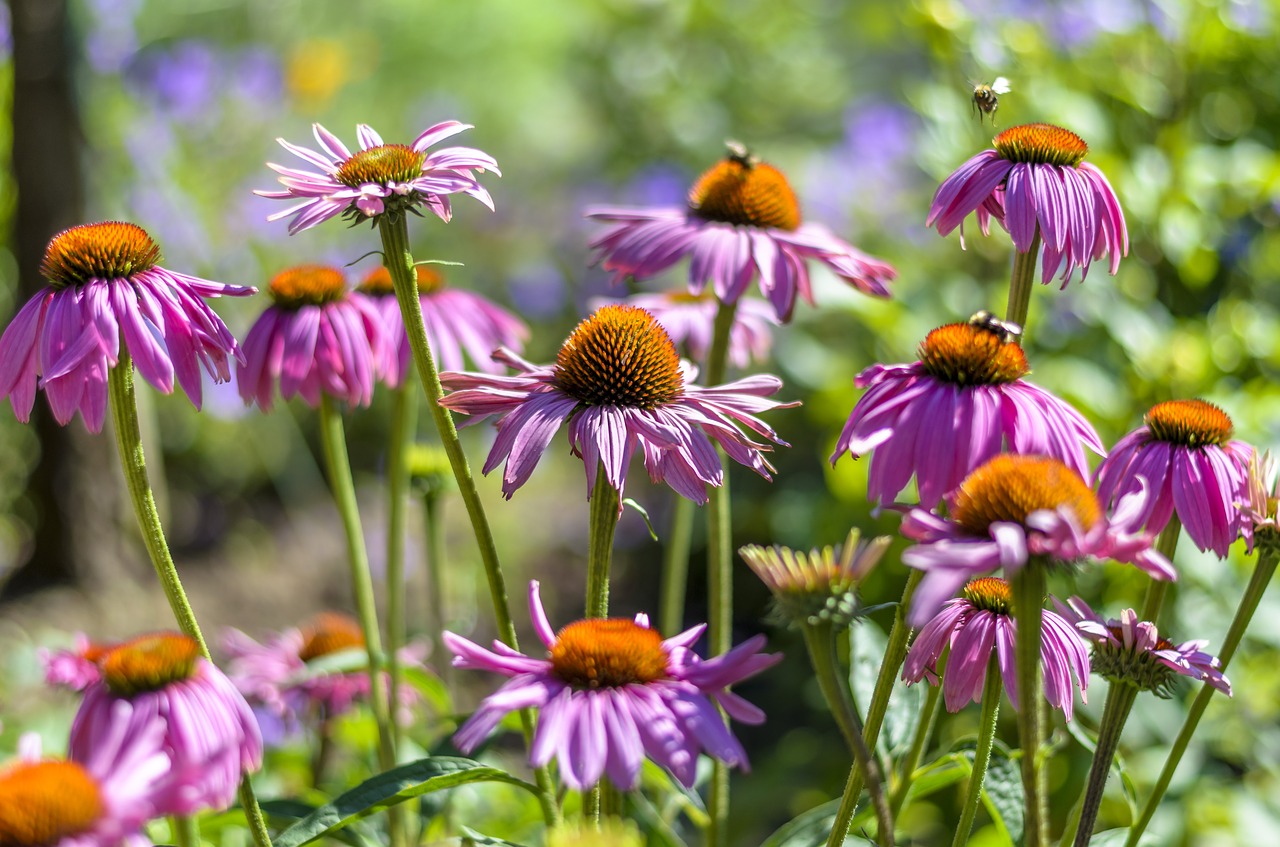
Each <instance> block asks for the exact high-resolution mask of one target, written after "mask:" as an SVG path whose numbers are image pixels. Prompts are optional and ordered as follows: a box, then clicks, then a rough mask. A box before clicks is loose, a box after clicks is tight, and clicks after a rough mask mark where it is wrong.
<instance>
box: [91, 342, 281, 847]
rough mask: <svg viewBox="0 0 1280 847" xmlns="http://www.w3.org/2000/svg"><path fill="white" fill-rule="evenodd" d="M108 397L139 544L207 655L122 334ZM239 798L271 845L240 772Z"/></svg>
mask: <svg viewBox="0 0 1280 847" xmlns="http://www.w3.org/2000/svg"><path fill="white" fill-rule="evenodd" d="M107 399H108V402H109V403H110V406H111V420H112V422H113V424H114V429H115V433H116V447H117V448H118V452H119V454H120V468H121V470H122V471H123V472H124V479H125V485H126V487H127V488H128V489H129V501H130V503H132V505H133V514H134V516H135V517H136V518H137V519H138V529H139V530H140V531H141V532H142V543H143V545H144V546H145V547H146V548H147V556H148V557H149V558H150V559H151V565H152V567H154V568H155V571H156V576H158V577H159V578H160V587H161V588H162V589H163V590H164V596H165V599H167V600H168V601H169V608H170V609H171V610H172V611H173V616H174V618H175V619H176V620H177V622H178V627H179V629H181V630H182V631H183V633H185V634H186V635H187V636H188V637H190V638H191V639H192V640H194V641H195V642H196V644H198V645H199V647H200V653H201V655H203V656H204V657H205V658H206V659H208V658H209V645H208V644H206V643H205V640H204V634H203V633H201V632H200V624H199V623H197V622H196V613H195V611H194V610H193V609H192V608H191V602H190V601H189V600H188V599H187V592H186V591H185V590H183V588H182V580H181V579H180V578H179V577H178V568H177V566H176V565H175V564H174V563H173V556H172V555H170V553H169V543H168V542H167V541H166V540H165V537H164V527H163V526H162V525H161V523H160V513H159V511H158V510H157V509H156V500H155V496H154V495H153V494H152V492H151V481H150V480H149V479H148V477H147V459H146V455H145V454H144V452H143V450H142V433H141V431H140V429H139V427H138V397H137V394H136V393H135V392H134V388H133V357H132V356H131V355H130V354H129V348H128V346H127V345H126V343H125V340H124V337H123V336H121V339H120V357H119V360H118V361H117V363H116V366H115V367H114V368H111V369H110V370H109V371H108V373H107ZM240 803H241V805H243V806H244V809H245V817H246V819H247V820H248V823H249V830H250V833H251V834H252V835H253V841H254V844H255V845H257V847H271V836H270V834H269V833H268V832H267V825H266V821H265V820H264V819H263V817H262V809H261V808H260V807H259V806H258V798H257V796H255V795H254V793H253V784H252V783H251V782H250V781H249V775H248V774H244V775H243V776H242V778H241V780H240ZM197 835H198V833H197Z"/></svg>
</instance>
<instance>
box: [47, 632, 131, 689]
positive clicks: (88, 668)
mask: <svg viewBox="0 0 1280 847" xmlns="http://www.w3.org/2000/svg"><path fill="white" fill-rule="evenodd" d="M114 646H115V645H114V644H101V643H98V642H95V641H92V640H90V638H89V636H87V635H85V634H84V633H83V632H77V633H76V635H75V646H74V647H72V648H71V649H70V650H45V649H43V648H41V650H40V651H39V658H40V662H41V664H43V665H44V681H45V683H46V684H47V685H51V686H53V687H54V688H69V689H71V690H72V691H84V690H85V689H86V688H88V687H89V686H90V685H93V684H94V683H95V682H97V681H98V680H100V679H102V669H101V668H99V667H98V663H99V662H100V661H102V657H103V656H104V655H106V653H107V652H108V651H109V650H111V648H112V647H114Z"/></svg>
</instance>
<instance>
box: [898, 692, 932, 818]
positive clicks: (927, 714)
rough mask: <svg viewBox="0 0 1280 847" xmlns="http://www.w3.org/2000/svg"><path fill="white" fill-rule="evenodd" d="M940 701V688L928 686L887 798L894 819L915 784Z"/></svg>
mask: <svg viewBox="0 0 1280 847" xmlns="http://www.w3.org/2000/svg"><path fill="white" fill-rule="evenodd" d="M941 673H942V669H941V668H939V674H941ZM941 699H942V686H941V685H931V686H929V693H928V694H927V695H926V696H925V698H924V708H923V709H921V710H920V722H919V723H917V724H916V734H915V736H914V737H912V739H911V749H910V750H909V751H908V752H907V757H906V758H905V759H903V760H902V774H901V776H900V777H899V779H898V783H897V785H895V786H894V787H893V793H892V794H891V795H890V797H889V811H890V812H892V813H893V816H894V818H895V819H896V818H897V817H898V812H900V811H901V810H902V805H903V803H905V802H906V801H907V792H908V791H910V790H911V783H913V782H915V778H916V769H917V768H918V767H920V760H921V759H922V758H924V750H925V747H926V746H928V744H929V739H930V738H931V737H932V736H933V726H934V721H935V719H936V718H937V716H938V702H939V701H940V700H941Z"/></svg>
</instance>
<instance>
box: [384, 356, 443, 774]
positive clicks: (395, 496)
mask: <svg viewBox="0 0 1280 847" xmlns="http://www.w3.org/2000/svg"><path fill="white" fill-rule="evenodd" d="M406 376H407V374H406ZM417 424H418V392H417V391H411V390H409V388H408V387H407V386H405V385H404V384H403V383H402V384H401V385H400V387H399V388H397V389H396V390H395V391H394V392H392V395H391V432H390V433H389V437H390V439H391V443H390V444H389V445H388V447H387V689H388V694H387V699H388V700H389V701H390V704H389V710H390V718H391V740H392V743H393V744H394V746H395V747H396V748H397V749H398V748H399V746H400V734H401V732H400V722H399V721H398V720H396V710H397V708H398V706H399V703H400V684H401V674H400V648H401V647H403V646H404V642H405V614H404V605H405V603H404V594H405V592H404V538H405V521H406V519H405V513H406V512H407V511H408V508H409V463H408V457H407V455H406V454H407V453H408V449H409V445H410V444H412V443H413V438H414V433H415V431H416V430H417V428H418V426H417ZM437 655H443V654H437Z"/></svg>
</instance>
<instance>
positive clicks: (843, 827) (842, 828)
mask: <svg viewBox="0 0 1280 847" xmlns="http://www.w3.org/2000/svg"><path fill="white" fill-rule="evenodd" d="M862 776H863V774H862V768H860V767H858V763H857V761H856V760H855V761H854V763H853V764H852V765H851V766H850V767H849V776H848V778H847V779H845V782H844V793H843V794H841V795H840V805H839V806H837V807H836V819H835V820H834V821H832V822H831V832H830V834H828V836H827V847H841V845H843V844H844V842H845V839H846V838H847V836H848V834H849V825H850V824H852V823H853V815H854V812H856V811H857V810H858V798H859V797H860V796H862Z"/></svg>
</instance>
